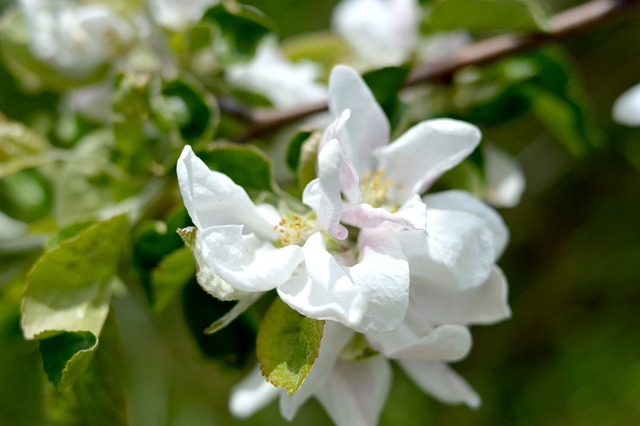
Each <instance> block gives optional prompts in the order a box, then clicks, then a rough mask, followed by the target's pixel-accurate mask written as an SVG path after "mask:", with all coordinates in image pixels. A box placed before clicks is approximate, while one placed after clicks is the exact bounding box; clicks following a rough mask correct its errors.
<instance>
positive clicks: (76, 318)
mask: <svg viewBox="0 0 640 426" xmlns="http://www.w3.org/2000/svg"><path fill="white" fill-rule="evenodd" d="M128 234H129V224H128V221H127V218H126V217H125V216H116V217H114V218H111V219H108V220H105V221H101V222H97V223H96V224H94V225H92V226H90V227H89V228H87V229H85V230H84V231H82V232H80V233H78V234H77V235H75V236H74V237H72V238H69V239H67V240H64V241H63V242H62V243H60V245H59V246H57V247H56V248H54V249H52V250H50V251H48V252H46V253H44V254H43V255H42V256H41V257H40V259H39V260H38V261H37V262H36V264H35V266H34V267H33V269H32V270H31V272H30V273H29V276H28V277H27V283H26V288H25V293H24V299H23V305H22V330H23V333H24V335H25V337H26V338H27V339H43V338H46V337H51V336H54V335H57V334H60V333H61V332H64V331H69V332H77V331H87V332H91V333H93V334H94V335H95V336H97V335H99V334H100V330H101V329H102V325H103V324H104V321H105V319H106V317H107V314H108V312H109V300H110V298H111V283H110V280H111V277H112V276H113V274H114V273H115V271H116V267H117V265H118V262H119V260H120V256H121V253H122V251H123V250H124V248H125V245H126V242H127V239H128Z"/></svg>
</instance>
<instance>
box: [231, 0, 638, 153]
mask: <svg viewBox="0 0 640 426" xmlns="http://www.w3.org/2000/svg"><path fill="white" fill-rule="evenodd" d="M639 8H640V1H639V0H594V1H591V2H589V3H585V4H582V5H579V6H576V7H574V8H571V9H568V10H566V11H564V12H560V13H558V14H556V15H554V16H553V17H552V18H551V20H550V30H549V32H547V33H539V34H527V35H520V34H504V35H500V36H496V37H491V38H488V39H486V40H482V41H479V42H477V43H473V44H470V45H468V46H466V47H464V48H462V49H460V50H459V51H458V52H456V53H455V54H453V55H451V56H449V57H448V58H445V59H443V60H440V61H437V62H432V63H428V64H422V65H418V66H417V67H416V68H414V70H413V71H412V72H411V74H409V77H408V78H407V81H406V82H405V84H404V86H405V87H406V86H415V85H418V84H422V83H427V82H436V81H443V80H447V79H449V78H450V77H451V75H452V74H453V73H454V72H456V71H457V70H459V69H461V68H464V67H466V66H469V65H481V64H486V63H489V62H492V61H495V60H497V59H500V58H504V57H506V56H509V55H512V54H515V53H520V52H523V51H526V50H529V49H532V48H534V47H537V46H539V45H541V44H543V43H546V42H549V41H555V40H561V39H564V38H567V37H570V36H573V35H575V34H578V33H582V32H585V31H587V30H590V29H592V28H594V27H597V26H598V25H600V24H602V23H605V22H609V21H611V20H612V19H614V18H617V17H621V16H627V17H628V16H629V15H630V12H632V11H634V12H635V11H637V10H636V9H639ZM325 109H327V102H326V101H322V102H317V103H313V104H307V105H302V106H299V107H295V108H291V109H286V110H276V109H272V108H256V109H254V110H250V111H248V110H245V111H244V112H243V113H242V114H238V115H239V116H242V117H243V118H248V121H249V123H250V124H251V126H250V128H249V129H248V130H247V132H245V133H244V134H242V135H240V136H239V137H238V138H237V140H238V142H245V141H247V140H249V139H251V138H255V137H256V136H258V135H261V134H263V133H266V132H268V131H269V130H273V129H275V128H277V127H279V126H280V125H282V124H286V123H289V122H292V121H295V120H298V119H300V118H304V117H306V116H308V115H311V114H313V113H316V112H320V111H324V110H325ZM236 113H237V111H236Z"/></svg>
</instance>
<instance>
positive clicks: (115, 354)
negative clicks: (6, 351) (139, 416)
mask: <svg viewBox="0 0 640 426" xmlns="http://www.w3.org/2000/svg"><path fill="white" fill-rule="evenodd" d="M69 334H70V333H69ZM47 340H48V339H47ZM47 340H45V341H43V342H41V351H43V349H44V352H43V359H47V358H48V357H53V356H55V354H56V352H60V349H59V348H57V347H55V346H54V345H51V346H50V347H47V348H43V343H45V342H47ZM96 341H97V340H96ZM61 343H62V342H61ZM49 351H51V352H49ZM45 354H46V355H45ZM79 354H82V355H84V357H83V358H82V360H81V361H83V362H87V363H88V361H89V360H90V361H91V362H90V364H88V366H87V368H86V369H82V370H79V369H77V368H76V365H74V364H70V365H69V364H68V365H67V367H66V369H67V371H65V373H66V374H72V373H73V374H74V375H75V376H76V379H75V380H74V381H73V384H72V386H62V387H58V388H56V389H55V390H53V391H52V392H51V394H50V397H49V401H48V402H49V411H50V412H51V413H53V419H52V420H53V421H52V423H53V424H64V425H70V426H71V425H73V426H75V425H77V426H80V425H95V426H98V425H104V426H111V425H114V426H125V425H129V424H130V421H129V408H128V404H127V398H126V396H125V390H124V377H123V367H124V356H123V348H122V344H121V342H120V338H119V335H118V329H117V325H116V322H115V318H114V315H113V313H110V314H109V316H108V317H107V321H106V322H105V325H104V327H103V329H102V332H101V333H100V339H99V344H95V345H94V346H93V347H92V348H91V349H90V350H87V351H86V352H84V353H81V352H80V353H79ZM76 357H78V355H76ZM63 377H64V376H63ZM67 381H68V380H67Z"/></svg>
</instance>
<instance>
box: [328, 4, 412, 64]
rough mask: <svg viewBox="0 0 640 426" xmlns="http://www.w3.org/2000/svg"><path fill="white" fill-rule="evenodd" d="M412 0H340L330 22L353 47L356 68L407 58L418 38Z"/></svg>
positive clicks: (397, 62) (390, 62) (400, 60)
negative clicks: (356, 60)
mask: <svg viewBox="0 0 640 426" xmlns="http://www.w3.org/2000/svg"><path fill="white" fill-rule="evenodd" d="M418 19H419V4H418V2H417V1H416V0H343V1H341V2H340V3H339V4H338V5H337V6H336V8H335V9H334V12H333V20H332V25H333V28H334V30H335V31H336V33H338V34H339V35H340V36H342V37H343V38H344V39H345V40H346V41H347V43H348V44H349V45H350V46H351V48H352V49H353V51H354V53H355V55H356V57H357V59H358V62H357V63H356V66H357V67H358V68H365V69H367V68H381V67H384V66H390V65H400V64H401V63H403V62H405V61H407V60H408V59H409V57H410V56H411V54H412V52H413V50H414V49H415V47H416V42H417V39H418Z"/></svg>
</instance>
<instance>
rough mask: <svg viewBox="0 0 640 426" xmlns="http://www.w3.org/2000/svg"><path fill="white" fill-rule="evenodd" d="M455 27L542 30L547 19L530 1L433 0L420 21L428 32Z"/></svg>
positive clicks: (546, 23)
mask: <svg viewBox="0 0 640 426" xmlns="http://www.w3.org/2000/svg"><path fill="white" fill-rule="evenodd" d="M459 28H464V29H466V30H468V31H487V30H511V31H530V32H546V31H548V30H549V22H548V16H547V15H546V14H545V12H544V10H543V9H542V7H541V6H540V4H539V3H537V2H536V1H534V0H437V1H435V2H434V3H433V4H432V6H431V8H430V12H429V14H428V16H427V19H426V20H425V21H424V23H423V29H425V30H426V31H429V32H433V31H447V30H455V29H459Z"/></svg>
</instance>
